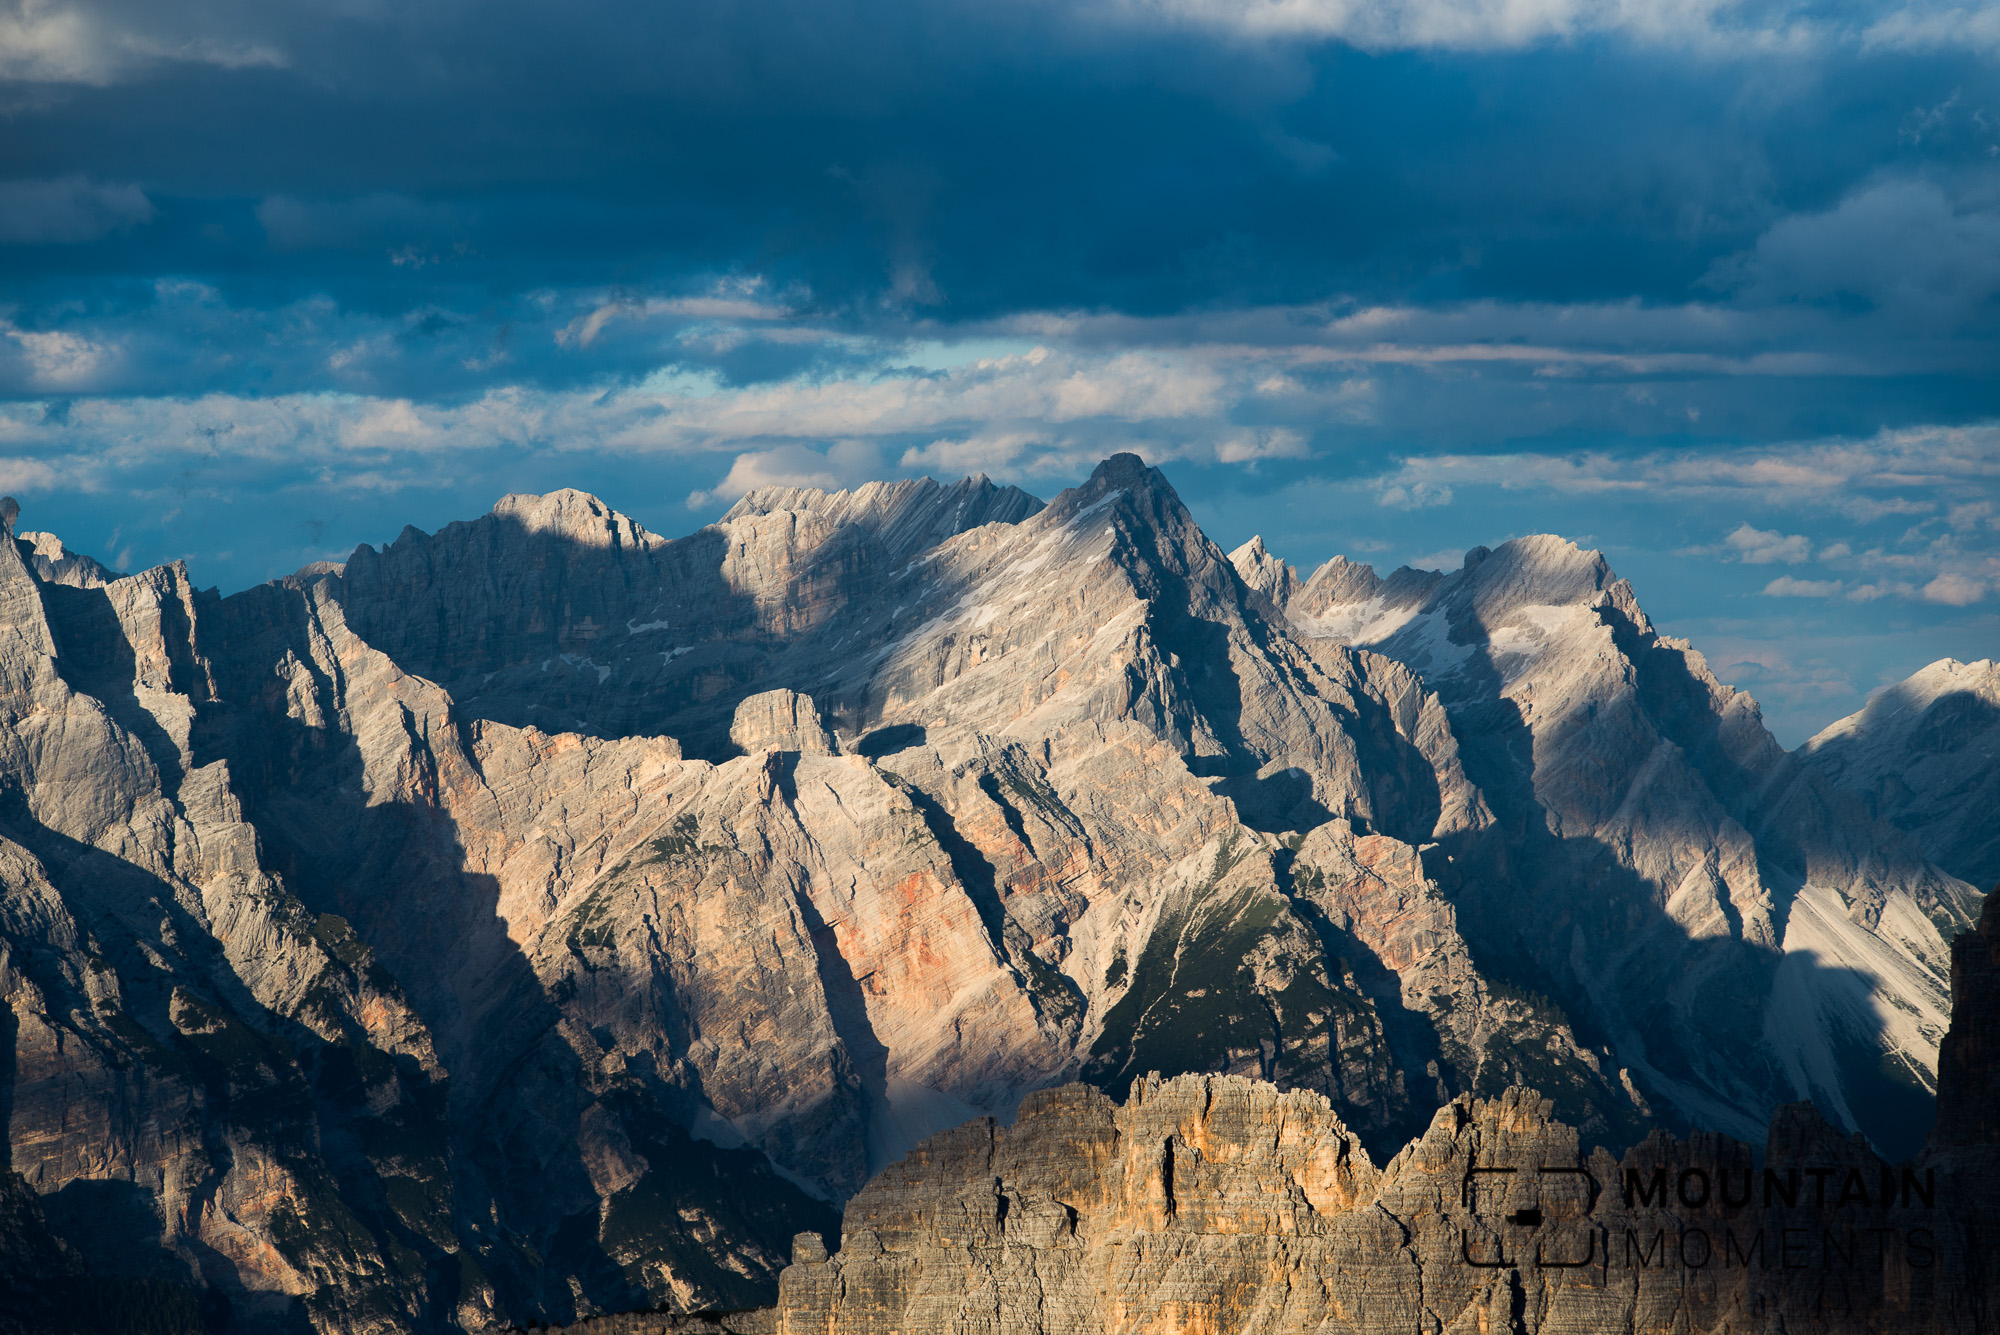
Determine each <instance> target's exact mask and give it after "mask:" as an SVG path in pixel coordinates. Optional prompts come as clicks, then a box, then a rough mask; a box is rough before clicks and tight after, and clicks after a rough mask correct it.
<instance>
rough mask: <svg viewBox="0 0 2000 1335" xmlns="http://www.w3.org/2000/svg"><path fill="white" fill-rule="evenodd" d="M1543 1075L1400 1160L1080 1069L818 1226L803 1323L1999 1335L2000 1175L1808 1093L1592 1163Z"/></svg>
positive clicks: (1471, 1109) (1301, 1123)
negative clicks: (1996, 1216)
mask: <svg viewBox="0 0 2000 1335" xmlns="http://www.w3.org/2000/svg"><path fill="white" fill-rule="evenodd" d="M1549 1111H1550V1105H1549V1103H1548V1101H1547V1100H1545V1099H1542V1098H1540V1097H1539V1096H1538V1095H1536V1094H1534V1093H1533V1092H1532V1091H1530V1090H1526V1089H1522V1088H1512V1089H1509V1090H1507V1091H1505V1092H1503V1093H1502V1094H1501V1095H1500V1096H1498V1097H1496V1098H1492V1099H1477V1098H1472V1097H1469V1096H1460V1097H1459V1098H1457V1099H1455V1100H1453V1101H1452V1102H1451V1103H1449V1104H1447V1105H1446V1106H1444V1107H1443V1108H1440V1109H1439V1110H1438V1112H1437V1115H1436V1117H1435V1118H1434V1119H1433V1121H1432V1122H1431V1125H1430V1127H1429V1129H1428V1130H1427V1131H1425V1132H1424V1134H1423V1135H1422V1136H1421V1137H1419V1138H1418V1139H1417V1140H1415V1141H1413V1142H1412V1143H1411V1144H1410V1145H1409V1146H1408V1147H1407V1148H1405V1149H1404V1150H1402V1151H1401V1152H1400V1153H1398V1154H1397V1155H1396V1156H1395V1158H1394V1159H1393V1160H1391V1162H1390V1163H1389V1164H1388V1165H1387V1166H1386V1167H1384V1168H1381V1169H1377V1168H1376V1167H1375V1166H1374V1165H1372V1164H1371V1163H1370V1162H1369V1159H1368V1156H1367V1153H1366V1151H1364V1150H1362V1149H1361V1148H1360V1146H1359V1145H1358V1144H1357V1142H1356V1141H1355V1140H1354V1138H1353V1136H1352V1134H1351V1133H1350V1132H1349V1131H1348V1130H1347V1129H1346V1128H1345V1127H1344V1126H1343V1125H1342V1124H1341V1122H1340V1119H1339V1117H1338V1116H1337V1114H1335V1112H1334V1110H1333V1109H1332V1107H1331V1106H1330V1105H1329V1104H1328V1103H1327V1102H1326V1101H1325V1100H1324V1099H1320V1098H1318V1097H1316V1096H1313V1095H1310V1094H1306V1093H1303V1092H1291V1093H1285V1092H1281V1091H1279V1090H1278V1089H1276V1088H1274V1087H1273V1086H1271V1085H1268V1084H1264V1083H1261V1082H1256V1081H1250V1080H1245V1079H1242V1078H1238V1077H1227V1076H1192V1075H1189V1076H1181V1077H1179V1078H1177V1079H1174V1080H1171V1081H1166V1082H1160V1081H1158V1079H1157V1078H1151V1079H1146V1080H1141V1081H1139V1082H1137V1083H1135V1085H1134V1086H1133V1089H1132V1092H1131V1097H1130V1098H1129V1099H1128V1101H1127V1102H1126V1103H1125V1104H1124V1105H1123V1106H1122V1107H1119V1106H1115V1105H1113V1104H1112V1103H1111V1102H1110V1100H1108V1099H1106V1098H1105V1097H1104V1096H1103V1095H1101V1094H1099V1093H1098V1092H1097V1091H1095V1090H1090V1089H1086V1088H1083V1087H1078V1086H1072V1087H1068V1088H1064V1089H1057V1090H1049V1091H1044V1092H1042V1093H1039V1094H1035V1095H1032V1096H1030V1097H1029V1098H1028V1099H1027V1100H1026V1101H1024V1102H1023V1104H1022V1106H1021V1110H1020V1115H1019V1117H1018V1118H1017V1119H1016V1121H1015V1122H1014V1123H1013V1124H1012V1125H1011V1126H1000V1125H998V1124H996V1123H994V1122H992V1121H991V1120H990V1119H989V1120H986V1121H981V1122H975V1123H971V1124H968V1125H966V1126H964V1127H960V1128H957V1129H955V1130H953V1131H950V1132H945V1133H942V1134H940V1135H938V1136H935V1137H933V1138H932V1139H930V1140H929V1141H926V1142H925V1143H924V1144H923V1145H921V1146H919V1147H918V1148H917V1149H916V1150H915V1151H913V1152H912V1153H911V1155H910V1157H909V1158H908V1159H907V1160H906V1161H905V1162H904V1163H903V1164H899V1165H897V1166H896V1167H895V1168H893V1169H891V1170H889V1171H888V1172H885V1173H883V1174H882V1175H881V1176H880V1177H878V1178H877V1179H875V1181H873V1182H871V1183H870V1184H869V1185H868V1187H867V1188H866V1189H864V1190H863V1191H862V1192H860V1193H859V1194H857V1195H856V1196H855V1197H854V1198H853V1199H852V1200H851V1201H849V1203H848V1206H847V1213H846V1216H845V1218H844V1220H843V1224H842V1231H841V1238H840V1247H839V1250H838V1252H837V1253H834V1254H832V1255H828V1254H826V1250H825V1249H824V1248H823V1247H819V1246H817V1245H816V1244H817V1241H818V1240H817V1239H806V1240H803V1243H802V1245H801V1246H800V1247H799V1249H798V1252H797V1254H796V1256H795V1261H794V1264H793V1265H792V1266H791V1267H790V1268H789V1269H787V1270H786V1271H785V1273H784V1276H783V1279H782V1282H781V1285H780V1296H779V1302H778V1307H777V1310H776V1312H775V1313H774V1314H773V1315H774V1316H775V1319H776V1326H777V1329H778V1330H780V1331H782V1332H785V1335H804V1333H805V1332H812V1333H813V1335H864V1333H865V1335H892V1333H893V1335H932V1332H938V1333H940V1335H942V1332H953V1335H966V1333H969V1332H995V1333H996V1335H997V1333H999V1332H1009V1333H1017V1335H1052V1333H1053V1332H1086V1331H1088V1332H1105V1333H1106V1335H1138V1333H1139V1332H1161V1333H1164V1332H1181V1331H1189V1330H1200V1331H1230V1332H1242V1333H1244V1335H1307V1333H1308V1332H1327V1331H1342V1332H1376V1331H1380V1332H1385V1333H1386V1332H1392V1331H1393V1332H1402V1331H1411V1330H1417V1331H1427V1332H1475V1331H1497V1330H1508V1331H1518V1332H1523V1333H1524V1335H1535V1333H1537V1332H1546V1333H1548V1335H1557V1333H1562V1335H1570V1333H1572V1332H1574V1333H1576V1335H1584V1333H1586V1332H1588V1333H1593V1335H1594V1333H1595V1332H1601V1331H1609V1330H1622V1331H1631V1332H1635V1333H1646V1335H1652V1333H1654V1332H1657V1335H1669V1332H1681V1331H1701V1332H1724V1331H1732V1330H1744V1329H1782V1330H1785V1331H1791V1332H1800V1333H1802V1335H1804V1333H1810V1335H1850V1333H1851V1335H1862V1333H1863V1332H1868V1333H1869V1335H1894V1333H1895V1332H1906V1331H1907V1332H1917V1331H1922V1332H1927V1333H1932V1335H1942V1333H1943V1332H1965V1335H1971V1332H1974V1331H1978V1330H1982V1329H1984V1328H1985V1326H1984V1324H1983V1323H1984V1322H1985V1320H1986V1319H1987V1317H1988V1316H1989V1315H1990V1314H1991V1296H1990V1294H1989V1293H1988V1292H1987V1291H1986V1289H1985V1286H1984V1282H1983V1271H1984V1268H1985V1266H1986V1264H1987V1262H1986V1261H1985V1260H1984V1259H1983V1258H1982V1256H1981V1255H1980V1253H1979V1248H1980V1242H1979V1239H1980V1238H1981V1237H1982V1236H1983V1233H1982V1229H1983V1228H1984V1227H1987V1226H1990V1220H1991V1214H1992V1212H1991V1208H1990V1206H1989V1205H1988V1204H1987V1203H1986V1202H1985V1201H1984V1198H1983V1194H1982V1193H1983V1191H1984V1190H1985V1189H1986V1188H1987V1187H1989V1186H1990V1182H1986V1181H1974V1180H1968V1179H1961V1178H1955V1177H1953V1176H1951V1174H1950V1170H1949V1168H1946V1169H1945V1170H1944V1172H1943V1173H1942V1174H1941V1173H1940V1168H1939V1166H1938V1164H1937V1163H1935V1162H1932V1161H1923V1162H1919V1163H1915V1164H1911V1163H1904V1164H1890V1163H1887V1162H1885V1161H1883V1160H1881V1159H1879V1158H1878V1157H1876V1156H1875V1155H1874V1154H1873V1153H1872V1152H1871V1151H1870V1150H1869V1149H1868V1148H1867V1147H1866V1145H1865V1143H1863V1142H1861V1141H1860V1140H1858V1139H1856V1138H1849V1137H1844V1136H1842V1135H1840V1134H1839V1133H1838V1132H1836V1131H1834V1130H1833V1129H1832V1128H1831V1127H1829V1126H1828V1125H1827V1124H1826V1123H1825V1122H1824V1121H1823V1120H1822V1119H1821V1118H1819V1116H1818V1115H1817V1114H1816V1113H1814V1112H1813V1111H1812V1110H1811V1108H1810V1107H1809V1106H1806V1105H1796V1106H1789V1107H1787V1108H1785V1109H1783V1110H1781V1111H1780V1112H1779V1114H1778V1115H1777V1117H1776V1118H1775V1119H1774V1121H1773V1123H1772V1125H1771V1127H1770V1130H1769V1132H1768V1135H1767V1137H1766V1138H1765V1140H1764V1143H1763V1145H1762V1146H1761V1150H1762V1152H1761V1154H1753V1152H1752V1147H1751V1146H1749V1145H1745V1144H1742V1143H1740V1142H1737V1141H1734V1140H1731V1139H1729V1138H1728V1137H1726V1136H1716V1135H1708V1134H1698V1135H1695V1136H1693V1137H1692V1138H1690V1139H1686V1140H1681V1139H1676V1138H1674V1137H1672V1136H1669V1135H1667V1134H1665V1133H1655V1134H1654V1135H1652V1136H1650V1137H1648V1138H1647V1139H1646V1140H1645V1141H1643V1142H1641V1143H1640V1144H1639V1145H1637V1146H1636V1147H1634V1148H1633V1149H1631V1150H1630V1151H1628V1152H1627V1153H1626V1154H1625V1155H1624V1156H1623V1158H1622V1159H1619V1158H1614V1157H1613V1156H1612V1155H1611V1154H1610V1153H1609V1152H1607V1151H1606V1150H1603V1149H1601V1148H1600V1149H1597V1150H1594V1151H1585V1150H1584V1149H1583V1148H1581V1146H1580V1143H1579V1139H1578V1136H1577V1133H1576V1131H1575V1130H1574V1129H1573V1128H1571V1127H1569V1126H1567V1125H1564V1124H1563V1123H1562V1122H1560V1121H1558V1120H1555V1119H1552V1118H1551V1117H1550V1115H1549Z"/></svg>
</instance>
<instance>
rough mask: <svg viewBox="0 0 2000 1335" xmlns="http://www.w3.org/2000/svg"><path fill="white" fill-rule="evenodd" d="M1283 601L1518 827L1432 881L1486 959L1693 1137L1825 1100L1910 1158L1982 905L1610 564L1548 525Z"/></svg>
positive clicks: (1463, 843)
mask: <svg viewBox="0 0 2000 1335" xmlns="http://www.w3.org/2000/svg"><path fill="white" fill-rule="evenodd" d="M1239 555H1240V556H1241V558H1242V562H1243V563H1244V564H1250V554H1248V553H1243V554H1239ZM1260 578H1263V579H1264V580H1266V582H1270V583H1273V586H1274V587H1277V586H1279V585H1281V584H1282V581H1280V580H1277V578H1276V577H1275V576H1271V575H1268V574H1266V575H1262V576H1260ZM1286 611H1287V613H1288V615H1289V616H1290V618H1291V620H1292V624H1293V625H1294V626H1295V627H1296V628H1297V629H1298V630H1299V631H1300V633H1302V634H1304V635H1308V636H1312V637H1316V638H1318V639H1320V640H1322V641H1329V642H1334V643H1341V644H1348V645H1354V646H1366V647H1368V648H1370V649H1373V650H1375V651H1378V652H1380V653H1382V654H1384V655H1387V656H1388V657H1391V658H1393V659H1395V660H1396V661H1398V662H1400V663H1403V664H1406V665H1407V666H1408V667H1409V668H1410V669H1412V670H1413V671H1415V672H1417V673H1418V674H1420V675H1421V676H1422V678H1423V681H1424V683H1425V685H1426V686H1428V687H1429V688H1430V689H1432V690H1434V691H1435V692H1436V693H1437V696H1438V699H1439V701H1440V703H1441V704H1442V706H1443V708H1444V711H1445V713H1446V714H1447V715H1448V716H1449V719H1450V722H1451V725H1452V729H1453V731H1454V732H1455V734H1456V738H1457V744H1458V747H1459V754H1460V756H1461V757H1462V763H1463V766H1464V769H1465V772H1466V774H1467V776H1468V777H1469V778H1470V780H1471V781H1472V782H1473V783H1474V784H1475V785H1477V787H1478V789H1479V791H1480V792H1481V793H1482V794H1483V795H1484V796H1485V797H1486V799H1487V800H1488V802H1490V803H1491V805H1492V807H1493V809H1494V811H1495V813H1496V815H1497V817H1498V820H1497V824H1496V826H1495V827H1494V828H1493V829H1492V830H1490V831H1488V830H1475V831H1468V832H1464V833H1459V832H1448V833H1441V834H1440V835H1439V837H1438V845H1439V846H1438V848H1437V849H1435V850H1433V852H1432V853H1431V854H1430V856H1429V858H1428V860H1427V863H1426V866H1427V868H1428V869H1429V871H1430V872H1431V874H1432V875H1433V876H1435V877H1436V878H1437V880H1438V882H1439V884H1440V885H1441V886H1443V887H1444V888H1445V890H1446V893H1447V894H1448V895H1449V896H1450V897H1451V899H1452V900H1453V903H1454V906H1455V908H1456V911H1457V913H1458V916H1459V919H1460V921H1461V923H1462V924H1463V930H1464V931H1465V933H1466V935H1467V937H1468V938H1469V939H1470V941H1471V943H1472V948H1473V955H1474V958H1475V959H1476V960H1477V961H1479V963H1480V965H1481V967H1482V969H1483V970H1484V971H1486V972H1487V973H1489V974H1491V975H1497V976H1498V977H1500V978H1503V979H1507V980H1509V981H1511V982H1512V983H1514V984H1515V985H1516V986H1519V987H1525V988H1527V989H1529V990H1533V991H1545V992H1547V993H1548V994H1549V995H1550V996H1551V997H1552V998H1553V1000H1554V1001H1555V1002H1556V1003H1557V1004H1559V1005H1560V1006H1562V1007H1564V1008H1565V1009H1566V1011H1567V1013H1568V1014H1570V1015H1587V1016H1589V1017H1590V1029H1591V1038H1592V1041H1593V1043H1597V1044H1602V1045H1604V1047H1605V1049H1606V1051H1607V1055H1608V1056H1609V1057H1610V1059H1611V1060H1612V1061H1613V1062H1615V1064H1616V1065H1617V1066H1618V1067H1620V1068H1623V1069H1624V1070H1626V1071H1628V1072H1629V1073H1630V1077H1631V1078H1633V1079H1635V1080H1636V1082H1637V1084H1638V1085H1639V1086H1641V1087H1643V1089H1644V1090H1645V1091H1646V1092H1647V1093H1648V1095H1649V1096H1651V1097H1652V1098H1654V1099H1656V1100H1658V1101H1660V1102H1661V1103H1663V1104H1664V1105H1665V1106H1666V1107H1668V1108H1672V1109H1674V1110H1676V1111H1677V1112H1678V1113H1679V1115H1680V1116H1682V1117H1683V1118H1685V1119H1687V1120H1688V1121H1691V1122H1693V1123H1695V1124H1700V1125H1710V1126H1717V1127H1723V1128H1727V1129H1728V1130H1730V1131H1731V1132H1732V1133H1734V1134H1737V1135H1740V1136H1745V1137H1748V1136H1751V1135H1754V1134H1756V1133H1757V1131H1758V1129H1759V1128H1760V1127H1761V1126H1762V1124H1763V1122H1764V1120H1765V1119H1766V1118H1767V1117H1768V1115H1769V1113H1770V1111H1771V1110H1772V1109H1773V1108H1774V1107H1775V1106H1776V1105H1777V1104H1779V1103H1780V1102H1783V1101H1785V1100H1787V1099H1792V1098H1802V1097H1810V1098H1812V1099H1815V1100H1817V1101H1819V1102H1820V1103H1821V1104H1822V1106H1824V1107H1825V1108H1827V1109H1828V1111H1829V1112H1830V1114H1831V1115H1832V1116H1834V1117H1835V1118H1836V1119H1837V1120H1838V1121H1840V1122H1841V1123H1842V1124H1843V1125H1845V1126H1848V1127H1850V1128H1859V1129H1864V1130H1866V1131H1867V1132H1868V1134H1870V1135H1871V1136H1873V1137H1874V1138H1875V1139H1876V1140H1877V1143H1878V1144H1881V1145H1883V1146H1885V1147H1893V1148H1894V1149H1895V1150H1897V1151H1898V1152H1903V1153H1909V1152H1913V1151H1914V1150H1915V1148H1916V1146H1917V1143H1918V1141H1919V1139H1920V1138H1921V1135H1922V1131H1923V1128H1924V1125H1925V1123H1926V1120H1927V1114H1928V1106H1929V1094H1930V1091H1931V1090H1932V1089H1933V1088H1934V1087H1935V1080H1936V1066H1935V1053H1936V1051H1937V1043H1938V1039H1939V1037H1940V1035H1941V1034H1942V1033H1943V1031H1944V1027H1945V1018H1946V1007H1947V996H1946V987H1947V982H1948V977H1947V968H1948V966H1947V951H1946V946H1945V942H1946V940H1947V939H1948V938H1949V937H1950V936H1951V935H1952V934H1953V933H1955V932H1957V931H1960V930H1963V929H1964V928H1965V927H1967V926H1969V925H1970V923H1971V921H1972V918H1973V915H1974V913H1975V912H1976V909H1977V903H1978V895H1977V893H1976V892H1975V891H1974V890H1973V888H1972V887H1971V886H1969V885H1967V884H1965V883H1964V882H1961V881H1959V880H1956V879H1955V878H1954V877H1952V876H1951V875H1950V874H1948V873H1947V872H1945V871H1943V870H1941V869H1940V868H1938V867H1937V866H1935V865H1932V864H1930V863H1928V862H1926V861H1925V859H1924V856H1923V851H1922V850H1921V849H1920V848H1919V847H1918V846H1917V845H1915V844H1913V843H1912V842H1911V841H1910V840H1909V839H1908V838H1906V837H1904V836H1903V835H1902V834H1901V833H1900V832H1899V831H1898V830H1896V829H1894V828H1891V827H1889V826H1888V825H1886V824H1883V823H1878V822H1877V821H1875V820H1873V819H1871V816H1870V813H1869V812H1868V811H1867V810H1865V809H1864V808H1863V806H1862V804H1861V803H1860V802H1859V801H1858V800H1857V799H1856V798H1855V797H1854V796H1853V795H1851V794H1850V793H1848V792H1846V791H1843V790H1842V789H1841V788H1839V787H1837V786H1836V785H1834V784H1832V783H1829V782H1827V780H1826V779H1825V777H1824V776H1823V775H1822V774H1821V773H1820V771H1819V770H1818V769H1816V768H1814V767H1813V766H1811V765H1807V764H1801V763H1800V762H1799V761H1798V760H1797V759H1796V758H1794V757H1792V756H1790V755H1787V754H1786V752H1785V751H1784V750H1783V749H1782V748H1780V747H1779V746H1778V744H1777V742H1776V741H1775V740H1774V739H1773V738H1772V737H1771V735H1770V733H1769V732H1768V731H1767V730H1766V729H1765V728H1764V726H1763V723H1762V720H1761V718H1760V716H1759V714H1758V711H1757V707H1756V702H1755V701H1753V700H1752V699H1751V698H1750V697H1749V696H1747V695H1745V694H1743V693H1741V692H1737V691H1732V690H1731V689H1730V688H1728V687H1727V686H1724V685H1722V684H1721V683H1720V682H1718V681H1717V680H1716V679H1715V677H1714V675H1713V674H1712V673H1711V672H1710V671H1709V669H1708V666H1707V663H1706V662H1705V660H1704V659H1703V658H1702V656H1701V655H1700V654H1699V653H1698V652H1696V651H1695V650H1694V649H1693V648H1692V647H1691V646H1689V645H1688V644H1686V643H1685V642H1682V641H1677V640H1673V639H1671V638H1668V637H1665V636H1662V635H1660V634H1659V633H1658V632H1657V631H1656V630H1655V629H1654V628H1653V626H1652V625H1651V623H1650V622H1649V621H1648V620H1647V618H1646V615H1645V613H1644V612H1643V611H1642V610H1641V609H1640V608H1639V606H1638V603H1637V601H1636V600H1635V599H1634V597H1633V594H1632V590H1631V587H1630V586H1629V585H1628V584H1626V583H1625V582H1624V581H1623V580H1620V579H1618V578H1617V576H1616V575H1615V574H1614V573H1613V572H1612V571H1611V570H1610V568H1609V567H1608V566H1607V565H1606V564H1605V562H1604V559H1603V557H1602V556H1600V555H1599V554H1597V553H1595V552H1586V551H1581V550H1579V549H1577V548H1576V547H1574V546H1572V545H1571V544H1569V543H1567V542H1564V541H1563V540H1561V539H1559V538H1553V537H1547V536H1541V537H1533V538H1522V539H1517V540H1515V541H1513V542H1509V543H1507V544H1505V545H1504V546H1502V547H1500V548H1499V549H1498V550H1495V551H1491V552H1488V551H1486V550H1485V549H1483V548H1479V549H1475V550H1473V551H1472V552H1470V553H1468V554H1467V556H1466V560H1465V564H1464V567H1463V568H1462V569H1461V570H1459V571H1456V572H1454V573H1452V574H1450V575H1448V576H1441V575H1437V574H1435V572H1433V573H1431V574H1429V575H1423V574H1420V573H1419V572H1414V571H1407V570H1406V571H1398V572H1397V573H1396V574H1395V575H1393V576H1391V577H1390V578H1389V579H1387V580H1382V579H1378V578H1377V577H1376V576H1375V575H1374V572H1373V571H1370V570H1367V568H1366V567H1360V566H1356V565H1353V564H1351V563H1349V562H1345V561H1341V560H1335V561H1333V562H1330V563H1328V565H1327V566H1325V567H1323V568H1322V569H1321V570H1320V571H1319V572H1317V573H1316V574H1315V575H1314V576H1313V578H1312V579H1310V580H1307V581H1304V582H1303V583H1302V584H1297V586H1296V592H1295V593H1294V594H1293V596H1292V598H1291V599H1290V601H1289V602H1288V603H1287V605H1286ZM1972 805H1973V806H1975V807H1976V806H1977V805H1978V803H1977V802H1976V801H1975V802H1974V803H1973V804H1972ZM1989 823H1990V822H1989ZM1748 1015H1755V1016H1758V1017H1759V1020H1758V1021H1757V1022H1754V1023H1745V1017H1746V1016H1748Z"/></svg>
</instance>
